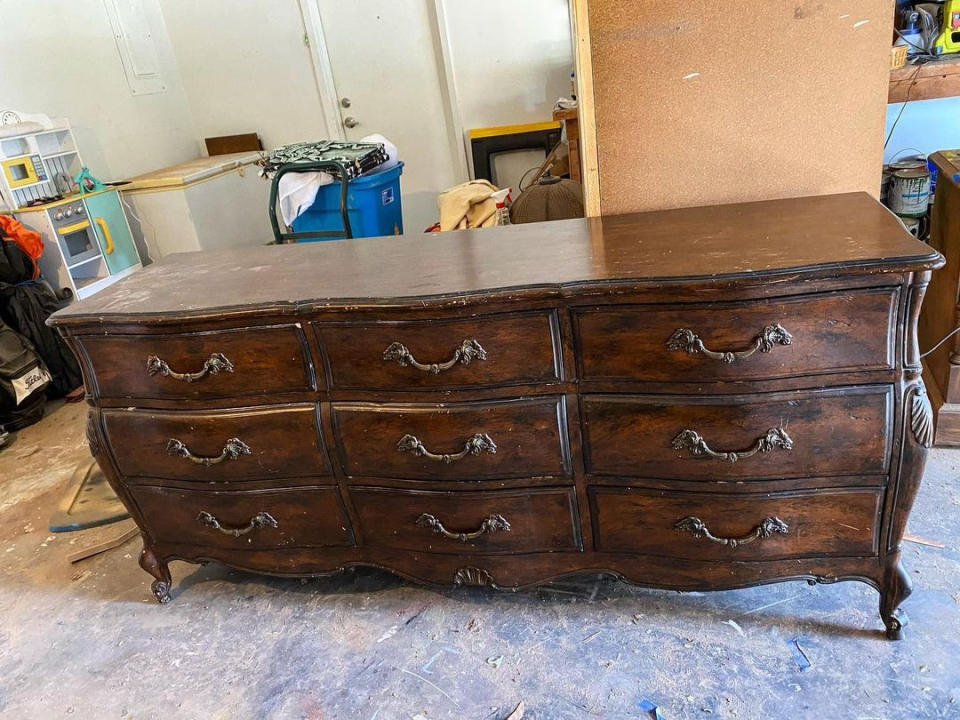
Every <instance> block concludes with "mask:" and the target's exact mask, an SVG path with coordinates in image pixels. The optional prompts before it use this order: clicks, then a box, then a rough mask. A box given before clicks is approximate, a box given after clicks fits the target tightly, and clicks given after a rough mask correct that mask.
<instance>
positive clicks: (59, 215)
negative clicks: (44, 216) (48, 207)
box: [53, 210, 63, 220]
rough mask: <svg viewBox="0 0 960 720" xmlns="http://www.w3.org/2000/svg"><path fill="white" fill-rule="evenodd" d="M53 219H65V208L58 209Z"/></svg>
mask: <svg viewBox="0 0 960 720" xmlns="http://www.w3.org/2000/svg"><path fill="white" fill-rule="evenodd" d="M53 219H54V220H63V210H57V211H56V212H55V213H54V214H53Z"/></svg>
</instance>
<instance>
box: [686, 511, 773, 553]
mask: <svg viewBox="0 0 960 720" xmlns="http://www.w3.org/2000/svg"><path fill="white" fill-rule="evenodd" d="M674 527H675V528H676V529H677V530H683V531H684V532H688V533H690V534H691V535H693V536H694V537H695V538H706V539H707V540H709V541H710V542H715V543H719V544H720V545H729V546H730V547H732V548H735V547H738V546H740V545H749V544H750V543H752V542H753V541H754V540H763V539H764V538H768V537H770V536H771V535H773V534H775V533H779V534H780V535H786V534H787V531H788V530H789V528H788V527H787V524H786V523H785V522H784V521H783V520H781V519H780V518H778V517H768V518H765V519H764V521H763V522H762V523H760V524H759V525H757V526H756V527H755V528H754V529H753V531H752V532H750V533H748V534H746V535H744V536H743V537H738V538H721V537H716V536H715V535H713V534H711V532H710V531H709V530H708V529H707V525H706V523H704V522H703V520H701V519H700V518H698V517H695V516H693V515H691V516H689V517H685V518H684V519H683V520H681V521H680V522H678V523H677V524H676V525H674Z"/></svg>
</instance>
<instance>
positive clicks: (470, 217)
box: [437, 180, 497, 231]
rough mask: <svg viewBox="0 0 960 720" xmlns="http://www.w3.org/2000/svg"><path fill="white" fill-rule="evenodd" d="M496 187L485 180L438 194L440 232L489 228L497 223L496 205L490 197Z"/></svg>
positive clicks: (473, 181)
mask: <svg viewBox="0 0 960 720" xmlns="http://www.w3.org/2000/svg"><path fill="white" fill-rule="evenodd" d="M496 191H497V187H496V186H495V185H492V184H490V182H488V181H487V180H471V181H469V182H465V183H463V184H462V185H457V186H455V187H452V188H450V189H449V190H446V191H445V192H442V193H440V195H439V196H438V197H437V206H438V207H439V208H440V229H441V230H444V231H446V230H463V229H465V228H474V227H490V226H492V225H495V224H496V222H497V203H496V201H495V200H493V199H492V198H491V197H490V193H493V192H496Z"/></svg>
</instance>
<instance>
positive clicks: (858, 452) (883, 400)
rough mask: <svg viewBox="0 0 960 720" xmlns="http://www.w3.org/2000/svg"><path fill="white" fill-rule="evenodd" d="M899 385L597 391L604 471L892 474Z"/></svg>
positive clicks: (587, 426) (585, 408)
mask: <svg viewBox="0 0 960 720" xmlns="http://www.w3.org/2000/svg"><path fill="white" fill-rule="evenodd" d="M892 407H893V389H892V388H891V387H890V386H888V385H868V386H863V387H854V388H836V389H831V390H809V391H797V392H782V393H761V394H755V395H738V396H715V395H714V396H670V395H624V396H608V395H587V396H585V397H584V398H583V401H582V404H581V414H582V416H583V419H584V436H585V437H584V446H585V448H584V450H585V465H586V469H587V472H588V473H593V474H595V475H626V476H633V477H649V478H677V479H682V480H726V479H729V480H742V479H751V478H753V479H757V478H774V479H775V478H780V477H808V476H815V475H867V474H872V473H884V472H886V471H887V462H888V456H889V453H890V439H891V433H892V423H893V419H892Z"/></svg>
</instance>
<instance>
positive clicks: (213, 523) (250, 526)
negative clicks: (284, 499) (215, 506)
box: [197, 510, 278, 537]
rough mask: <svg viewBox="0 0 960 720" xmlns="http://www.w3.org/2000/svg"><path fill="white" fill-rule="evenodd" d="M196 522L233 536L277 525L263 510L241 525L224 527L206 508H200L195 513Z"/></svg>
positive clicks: (271, 516)
mask: <svg viewBox="0 0 960 720" xmlns="http://www.w3.org/2000/svg"><path fill="white" fill-rule="evenodd" d="M197 522H198V523H200V524H201V525H206V526H207V527H209V528H213V529H214V530H219V531H220V532H222V533H223V534H224V535H233V536H234V537H240V536H241V535H246V534H247V533H248V532H252V531H253V530H256V529H257V528H262V527H272V528H275V527H278V525H277V521H276V520H274V519H273V515H271V514H270V513H265V512H261V513H257V514H256V515H254V516H253V517H252V518H250V522H248V523H247V524H246V525H245V526H243V527H226V526H225V525H223V524H221V523H220V521H219V520H217V519H216V518H215V517H214V516H213V515H211V514H210V513H208V512H207V511H206V510H202V511H201V512H200V514H199V515H197Z"/></svg>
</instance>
